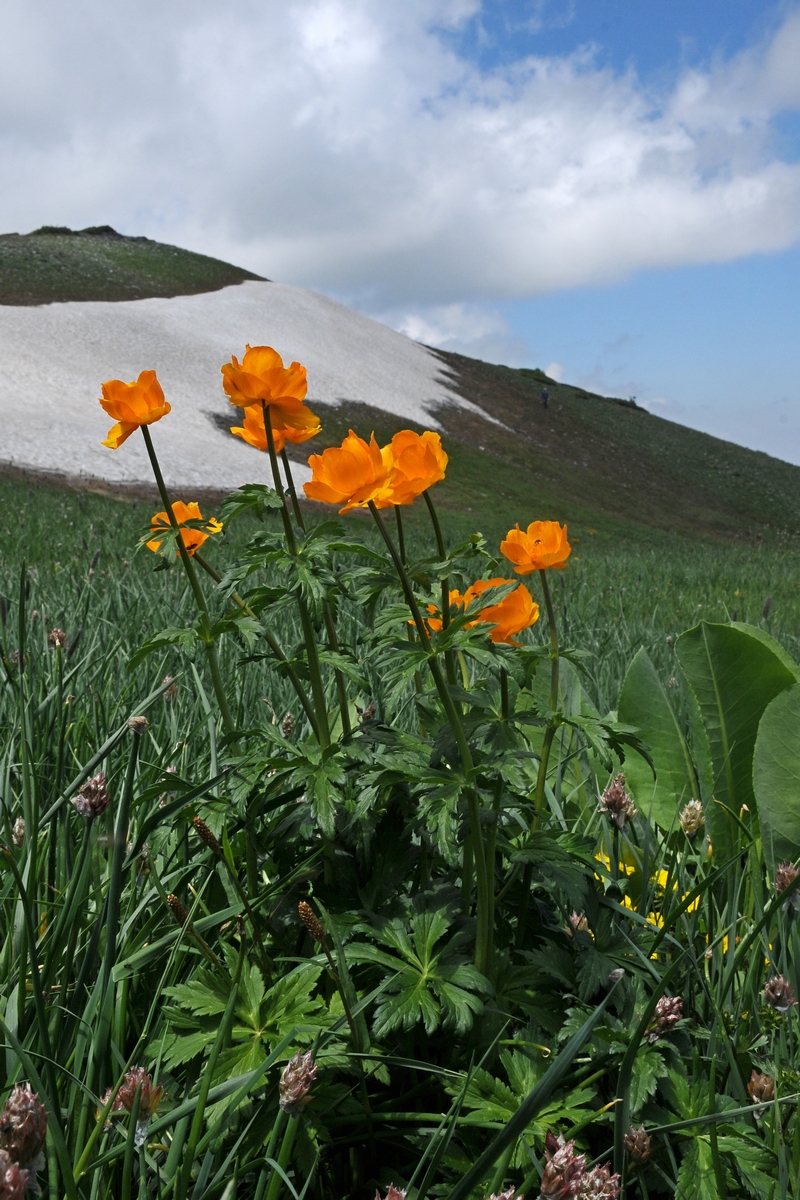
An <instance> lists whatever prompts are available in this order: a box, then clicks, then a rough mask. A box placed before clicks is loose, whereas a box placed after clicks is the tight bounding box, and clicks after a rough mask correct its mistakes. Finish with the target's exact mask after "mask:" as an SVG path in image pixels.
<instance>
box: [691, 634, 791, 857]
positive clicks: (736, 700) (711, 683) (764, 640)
mask: <svg viewBox="0 0 800 1200" xmlns="http://www.w3.org/2000/svg"><path fill="white" fill-rule="evenodd" d="M675 648H676V651H677V655H678V660H679V662H680V664H681V668H682V670H683V673H684V675H685V677H686V679H687V681H688V683H689V686H690V688H691V690H692V693H693V696H694V699H695V701H696V711H697V715H698V716H699V718H700V720H701V722H702V727H703V731H704V734H705V738H706V740H707V744H708V754H709V758H710V765H711V773H710V774H711V779H710V782H711V787H712V792H711V794H708V783H706V784H705V786H703V778H702V775H703V774H704V773H701V789H702V790H703V791H704V792H705V794H704V795H703V796H702V800H703V807H704V809H705V814H706V826H707V829H708V833H709V836H710V838H711V841H712V843H713V846H714V851H715V853H717V854H720V855H722V856H723V857H728V856H729V855H730V854H732V853H733V852H734V851H735V849H736V845H737V828H738V826H737V823H736V816H737V815H738V814H739V812H740V811H741V809H742V806H743V805H747V807H748V808H749V809H750V810H751V811H752V810H753V808H754V806H755V796H754V793H753V749H754V747H755V741H756V734H757V732H758V725H759V722H760V720H761V718H762V716H763V714H764V710H765V709H766V707H767V705H768V704H769V703H770V701H771V700H774V699H775V697H776V696H777V695H779V694H780V693H781V692H783V691H785V690H786V688H789V687H792V685H793V684H795V683H797V682H798V679H800V672H798V668H797V665H796V664H795V663H794V662H793V661H792V659H791V658H790V657H789V655H788V654H787V653H786V651H785V650H784V649H783V648H782V647H781V646H780V645H779V644H778V643H777V642H776V641H774V639H773V638H771V637H769V635H768V634H766V633H764V632H763V630H761V629H757V628H755V627H754V626H752V625H743V624H733V625H712V624H709V623H708V622H706V621H701V622H700V624H699V625H696V626H695V628H694V629H690V630H688V632H687V633H684V634H681V636H680V637H679V638H678V641H677V642H676V646H675Z"/></svg>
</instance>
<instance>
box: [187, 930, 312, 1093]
mask: <svg viewBox="0 0 800 1200" xmlns="http://www.w3.org/2000/svg"><path fill="white" fill-rule="evenodd" d="M224 952H225V957H226V959H227V960H228V963H229V965H230V963H231V961H232V956H233V955H235V951H234V950H233V948H232V947H230V946H226V947H225V948H224ZM320 974H321V969H320V967H318V966H316V965H314V964H313V963H300V964H299V965H298V966H297V967H295V968H294V969H293V970H291V971H289V972H288V973H287V974H285V975H282V976H280V977H279V978H278V979H277V980H276V981H275V983H274V984H273V985H272V987H270V988H269V989H268V990H265V986H264V980H263V976H262V974H261V971H260V969H259V968H258V967H257V966H255V965H254V964H251V963H246V962H245V963H243V965H242V970H241V975H240V978H239V986H238V998H237V1003H236V1009H235V1015H236V1019H237V1023H236V1024H235V1025H234V1026H233V1028H232V1030H231V1041H232V1043H233V1044H232V1045H231V1046H230V1047H228V1048H227V1049H226V1050H225V1051H224V1052H223V1055H222V1057H223V1058H224V1060H225V1061H226V1062H227V1061H228V1059H230V1060H231V1061H233V1060H234V1058H235V1059H236V1061H237V1062H238V1061H239V1060H240V1059H241V1060H242V1062H245V1063H247V1062H251V1063H252V1064H253V1066H252V1067H247V1068H246V1069H243V1070H241V1071H239V1070H238V1068H237V1071H236V1072H234V1073H239V1074H245V1073H246V1071H247V1070H251V1069H254V1067H255V1066H258V1065H259V1063H260V1062H262V1061H263V1058H264V1055H265V1053H266V1047H268V1046H271V1045H273V1044H275V1043H277V1042H280V1040H281V1039H282V1038H283V1037H285V1036H286V1034H287V1033H289V1032H290V1031H291V1030H292V1029H294V1028H296V1027H297V1028H300V1029H302V1030H304V1031H305V1032H302V1033H299V1034H298V1040H299V1041H302V1042H310V1041H311V1040H312V1039H313V1037H314V1034H315V1031H316V1030H318V1029H324V1028H327V1026H328V1025H330V1024H331V1022H332V1019H333V1018H331V1016H330V1014H329V1013H328V1010H327V1008H326V1006H325V1003H324V1001H323V1000H322V998H321V997H319V996H316V995H315V994H314V991H315V987H316V983H317V980H318V979H319V976H320ZM164 991H165V993H166V994H167V995H169V996H171V997H172V998H173V999H174V1000H176V1001H177V1002H178V1004H179V1005H180V1006H181V1008H182V1009H185V1010H186V1013H181V1012H178V1013H176V1014H175V1016H174V1017H172V1016H171V1014H170V1013H169V1012H166V1013H165V1018H166V1021H167V1024H168V1026H172V1028H173V1029H179V1028H186V1027H187V1025H188V1024H189V1023H190V1021H191V1020H195V1021H196V1022H197V1024H198V1026H199V1028H198V1029H197V1030H195V1031H193V1032H192V1033H190V1034H175V1035H173V1036H172V1037H171V1039H170V1040H168V1042H167V1043H166V1046H165V1051H164V1061H165V1062H166V1063H167V1065H168V1066H172V1065H179V1064H180V1063H184V1062H189V1061H190V1060H191V1059H193V1058H194V1057H195V1056H196V1055H198V1054H201V1053H204V1052H205V1051H206V1050H207V1049H208V1048H209V1046H210V1044H211V1043H212V1042H213V1040H214V1031H215V1029H216V1026H217V1023H218V1022H217V1020H216V1018H218V1017H219V1016H220V1015H221V1013H222V1012H224V1011H225V1008H226V1006H227V1003H228V999H229V997H230V990H229V986H228V985H227V984H226V981H225V979H224V978H223V977H222V976H220V975H219V973H218V972H211V971H210V970H206V969H205V968H202V969H201V970H200V971H198V974H197V977H196V979H195V980H193V981H192V982H190V983H187V984H176V985H174V986H173V987H169V988H165V989H164ZM188 1013H191V1017H189V1016H188V1015H186V1014H188ZM217 1075H219V1077H220V1078H222V1074H221V1068H220V1067H219V1065H218V1068H217V1072H216V1073H215V1078H216V1076H217Z"/></svg>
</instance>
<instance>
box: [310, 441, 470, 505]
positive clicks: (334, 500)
mask: <svg viewBox="0 0 800 1200" xmlns="http://www.w3.org/2000/svg"><path fill="white" fill-rule="evenodd" d="M308 465H309V466H310V467H311V482H310V483H304V484H303V490H304V491H305V494H306V495H307V496H308V498H309V500H321V501H322V502H323V503H324V504H341V505H342V507H341V508H340V509H339V512H340V513H346V512H350V509H351V508H366V507H367V505H368V504H369V503H370V501H372V502H373V503H374V505H375V507H376V508H389V507H391V506H392V505H396V504H412V503H413V501H414V500H415V499H416V498H417V496H421V495H422V493H423V492H424V491H426V490H427V489H428V488H429V487H431V486H432V485H433V484H434V483H438V482H439V481H440V480H442V479H444V473H445V468H446V466H447V455H446V454H445V452H444V450H443V449H442V441H441V438H440V437H439V434H438V433H431V432H430V431H427V432H425V433H423V434H419V433H414V432H413V431H412V430H410V429H404V430H403V431H402V432H401V433H396V434H395V435H394V437H393V438H392V440H391V442H389V444H388V445H386V446H379V445H378V443H377V442H376V441H375V434H374V433H373V435H372V437H371V438H370V440H369V442H368V443H367V442H365V441H364V439H363V438H360V437H359V436H358V434H356V433H353V431H352V429H351V430H350V432H349V433H348V435H347V437H346V438H345V439H344V441H343V442H342V444H341V446H333V447H331V449H329V450H323V452H322V454H312V455H311V457H310V458H309V460H308Z"/></svg>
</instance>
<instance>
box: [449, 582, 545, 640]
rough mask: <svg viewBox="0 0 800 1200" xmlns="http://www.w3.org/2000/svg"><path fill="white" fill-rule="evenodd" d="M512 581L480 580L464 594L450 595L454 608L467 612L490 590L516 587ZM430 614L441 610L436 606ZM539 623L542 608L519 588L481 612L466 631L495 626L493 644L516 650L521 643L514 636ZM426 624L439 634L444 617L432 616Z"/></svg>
mask: <svg viewBox="0 0 800 1200" xmlns="http://www.w3.org/2000/svg"><path fill="white" fill-rule="evenodd" d="M513 582H514V580H513V579H478V580H477V581H476V582H475V583H473V584H471V585H470V586H469V587H468V588H467V590H466V591H465V592H464V594H463V596H462V595H461V592H451V593H450V607H451V608H467V607H468V606H469V605H470V604H471V603H472V601H473V600H477V598H478V596H481V595H482V594H483V593H484V592H485V591H487V590H488V589H489V588H495V587H502V586H503V584H504V583H513ZM428 612H429V613H433V614H435V613H437V612H438V609H437V608H436V606H435V605H433V604H429V605H428ZM538 620H539V605H538V604H537V603H536V601H535V600H534V599H533V597H532V596H531V594H530V592H529V591H528V589H527V588H526V587H525V586H524V585H523V584H520V585H519V586H518V587H516V588H514V591H513V592H509V594H508V595H507V596H506V598H505V600H501V601H500V602H499V604H489V605H487V607H486V608H481V609H479V610H478V615H477V617H476V618H475V620H474V621H468V622H467V625H466V628H467V629H472V628H473V626H475V625H481V624H487V625H494V629H492V631H491V632H490V633H489V638H490V639H491V641H493V642H505V643H507V644H509V645H512V646H516V645H518V644H519V643H518V642H515V641H514V634H516V633H520V632H521V631H522V630H523V629H527V628H528V627H529V626H530V625H535V624H536V622H537V621H538ZM426 624H427V626H428V628H429V629H430V630H431V632H432V633H439V631H440V630H441V628H442V618H441V616H438V617H437V616H435V615H434V616H430V617H428V618H427V619H426Z"/></svg>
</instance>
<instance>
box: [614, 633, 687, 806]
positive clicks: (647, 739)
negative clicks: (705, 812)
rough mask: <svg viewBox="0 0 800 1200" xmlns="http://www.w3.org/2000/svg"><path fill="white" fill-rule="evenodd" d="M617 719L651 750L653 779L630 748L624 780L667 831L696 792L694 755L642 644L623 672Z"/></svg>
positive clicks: (646, 765) (643, 761)
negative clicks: (654, 771)
mask: <svg viewBox="0 0 800 1200" xmlns="http://www.w3.org/2000/svg"><path fill="white" fill-rule="evenodd" d="M619 719H620V721H621V722H622V724H623V725H633V726H634V727H635V728H636V729H637V730H638V732H639V736H640V737H641V739H642V741H643V742H644V744H645V746H646V747H647V749H648V750H649V752H650V754H651V756H652V759H653V765H654V766H655V769H656V778H655V780H654V779H653V771H652V769H651V767H650V764H649V763H647V762H646V761H645V760H644V759H643V758H642V756H641V754H637V753H636V752H635V751H634V750H629V751H628V752H627V753H626V755H625V781H626V783H627V785H628V788H629V790H630V792H631V793H632V795H633V796H634V798H635V800H636V803H637V805H638V807H639V810H640V811H641V812H642V813H643V814H644V815H645V816H647V817H649V818H650V819H651V820H652V821H654V822H655V823H656V824H657V825H660V826H661V828H662V829H671V828H672V827H673V826H674V824H675V821H676V813H677V811H678V810H679V809H680V808H681V807H682V806H683V805H684V804H686V803H687V802H688V801H689V800H691V799H692V798H693V797H697V796H698V791H699V789H698V786H697V782H696V777H695V772H694V767H693V764H692V758H691V755H690V753H689V747H688V746H687V744H686V739H685V738H684V736H683V733H682V732H681V727H680V725H679V724H678V721H677V719H676V717H675V713H674V712H673V711H672V705H671V704H670V702H669V699H668V698H667V693H666V692H665V691H664V688H663V686H662V684H661V680H660V679H659V678H658V675H657V674H656V669H655V667H654V666H653V664H652V662H651V661H650V658H649V656H648V654H647V652H646V650H644V648H642V649H641V650H640V651H639V652H638V654H637V655H636V657H635V658H634V660H633V662H632V663H631V665H630V666H629V667H628V673H627V675H626V676H625V682H624V683H623V685H622V691H621V692H620V697H619Z"/></svg>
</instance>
